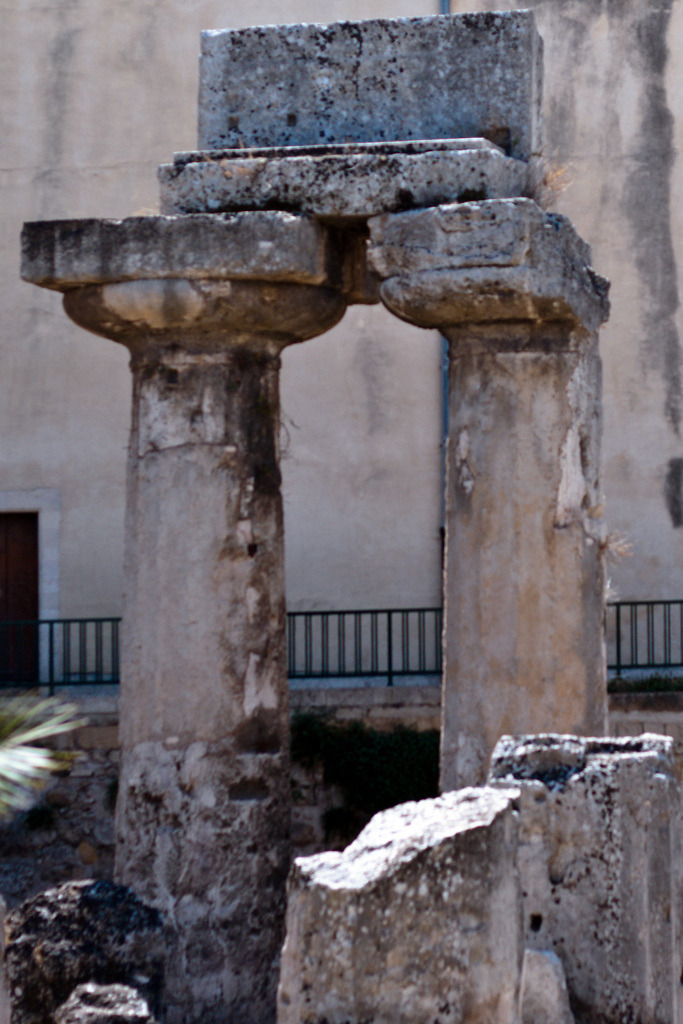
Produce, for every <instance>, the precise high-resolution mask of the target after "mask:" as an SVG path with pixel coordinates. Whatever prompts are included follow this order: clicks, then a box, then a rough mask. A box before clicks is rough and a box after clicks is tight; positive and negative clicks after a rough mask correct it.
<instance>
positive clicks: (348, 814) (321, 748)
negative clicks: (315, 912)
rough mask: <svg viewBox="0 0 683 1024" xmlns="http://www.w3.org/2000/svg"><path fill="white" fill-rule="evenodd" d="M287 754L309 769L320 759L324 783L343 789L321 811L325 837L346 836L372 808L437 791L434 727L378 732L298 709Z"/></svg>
mask: <svg viewBox="0 0 683 1024" xmlns="http://www.w3.org/2000/svg"><path fill="white" fill-rule="evenodd" d="M292 760H293V761H296V762H298V763H299V764H301V765H303V766H304V767H306V768H309V769H310V768H312V767H313V766H314V765H316V764H321V765H322V768H323V778H324V781H325V783H326V784H327V785H330V786H337V787H338V788H339V790H340V791H341V793H342V797H343V804H342V805H341V806H339V807H333V808H331V809H330V810H329V811H328V812H327V814H326V815H325V820H324V825H325V829H326V834H327V836H328V838H330V837H332V836H336V837H339V838H340V839H342V840H347V841H348V839H349V838H352V837H353V835H355V834H356V833H357V832H358V831H359V830H360V829H361V828H362V827H363V826H364V825H365V824H366V823H367V822H368V821H369V819H370V818H371V817H372V815H373V814H376V813H377V811H382V810H384V809H385V808H387V807H394V806H395V805H396V804H400V803H405V802H406V801H407V800H424V799H427V798H428V797H433V796H437V795H438V786H439V733H438V731H437V730H429V731H425V732H418V731H417V730H416V729H408V728H406V727H405V726H399V727H398V728H396V729H394V730H393V732H378V731H377V730H374V729H368V728H367V726H365V725H363V724H362V723H361V722H354V723H353V724H351V725H332V724H330V723H328V722H326V721H325V720H324V719H323V718H321V717H320V716H319V715H314V714H310V713H309V714H299V715H296V716H295V717H294V720H293V722H292Z"/></svg>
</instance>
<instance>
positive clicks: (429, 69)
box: [199, 11, 543, 161]
mask: <svg viewBox="0 0 683 1024" xmlns="http://www.w3.org/2000/svg"><path fill="white" fill-rule="evenodd" d="M542 79H543V42H542V40H541V37H540V35H539V34H538V32H537V31H536V24H535V21H534V16H533V13H532V12H531V11H505V12H495V13H492V12H484V13H479V14H460V15H440V16H436V17H426V18H397V19H392V20H385V19H368V20H364V21H341V22H334V23H332V24H329V25H315V24H313V25H266V26H256V27H253V28H245V29H223V30H217V31H208V32H203V33H202V52H201V57H200V65H199V148H200V149H202V150H221V149H243V150H244V149H252V148H254V147H263V146H266V147H280V146H327V145H328V144H330V143H332V144H344V143H363V142H391V141H421V140H427V139H469V138H473V137H476V136H483V137H484V138H486V139H489V140H490V141H491V142H494V143H496V145H499V146H501V147H502V149H503V150H504V151H505V152H506V153H507V154H508V156H511V157H515V158H517V159H519V160H525V161H529V160H531V159H532V157H535V156H538V155H539V154H540V152H541V146H542V141H541V137H542V119H541V95H542Z"/></svg>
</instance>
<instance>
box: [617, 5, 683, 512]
mask: <svg viewBox="0 0 683 1024" xmlns="http://www.w3.org/2000/svg"><path fill="white" fill-rule="evenodd" d="M672 3H673V0H662V2H661V3H659V4H656V5H654V6H653V5H651V4H648V5H647V6H645V5H643V8H642V14H641V15H640V17H638V18H636V19H634V21H633V24H632V25H631V26H630V31H629V36H628V46H629V49H628V52H627V53H626V54H625V57H626V59H627V60H628V61H629V63H630V64H631V65H632V66H633V68H634V70H635V71H636V72H637V73H638V74H639V76H640V78H641V82H642V86H641V90H640V96H639V108H638V118H639V128H638V132H637V134H636V137H635V139H634V143H633V148H632V151H631V153H628V154H627V159H629V162H630V164H631V169H630V171H629V172H628V175H627V179H626V185H625V190H624V210H625V213H626V216H627V217H628V219H629V221H630V223H631V228H632V237H633V246H634V260H635V266H636V269H637V271H638V276H639V278H640V282H641V286H642V307H641V330H642V338H641V351H642V354H643V356H644V359H645V365H646V367H647V368H649V369H652V370H654V371H655V372H657V373H659V374H660V375H661V377H662V380H663V382H664V386H665V401H664V412H665V415H666V419H667V421H668V422H669V424H670V425H671V427H672V429H673V430H674V431H675V433H676V434H680V424H681V347H680V340H679V337H678V329H677V326H676V321H675V314H676V310H677V309H678V305H679V296H678V281H677V272H676V258H675V255H674V249H673V241H672V236H671V186H670V179H671V170H672V166H673V162H674V156H675V154H674V139H673V125H674V120H673V115H672V113H671V111H670V110H669V107H668V104H667V95H666V85H665V74H666V66H667V59H668V49H667V31H668V26H669V21H670V18H671V8H672ZM669 510H670V511H671V508H670V509H669ZM674 525H678V524H676V523H674Z"/></svg>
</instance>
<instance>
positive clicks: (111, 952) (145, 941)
mask: <svg viewBox="0 0 683 1024" xmlns="http://www.w3.org/2000/svg"><path fill="white" fill-rule="evenodd" d="M5 934H6V946H5V965H6V970H7V978H8V984H9V991H10V998H11V1006H12V1015H11V1019H12V1024H53V1020H54V1014H55V1011H56V1010H57V1008H58V1007H59V1006H61V1005H62V1003H64V1002H65V1001H66V1000H67V999H68V998H69V996H70V995H71V993H72V992H73V990H74V989H75V988H76V987H77V986H78V985H81V984H84V983H86V982H91V981H92V982H96V983H98V984H102V985H110V984H113V983H118V984H122V985H128V986H130V987H132V988H134V989H135V990H136V991H137V992H139V993H140V995H141V996H142V997H143V998H144V999H145V1000H146V1001H147V1003H148V1004H149V1006H150V1007H152V1008H153V1010H154V1011H155V1012H156V1011H157V1010H158V1009H160V1007H161V1000H162V994H163V981H164V963H165V959H166V947H167V935H166V933H165V930H164V925H163V922H162V919H161V915H160V914H159V913H158V912H157V911H156V910H153V909H152V908H151V907H148V906H146V905H145V904H144V903H142V902H141V900H139V899H138V898H137V896H136V895H135V894H134V893H132V892H131V891H130V890H128V889H125V888H123V887H122V886H119V885H114V884H113V883H112V882H104V881H98V882H89V881H85V882H67V883H65V884H64V885H61V886H59V887H58V888H56V889H49V890H48V891H47V892H45V893H41V894H40V895H39V896H36V897H34V898H33V899H31V900H28V901H27V902H26V903H24V904H23V905H22V906H21V907H18V908H17V909H16V910H13V911H12V912H11V913H10V914H9V915H8V916H7V921H6V932H5Z"/></svg>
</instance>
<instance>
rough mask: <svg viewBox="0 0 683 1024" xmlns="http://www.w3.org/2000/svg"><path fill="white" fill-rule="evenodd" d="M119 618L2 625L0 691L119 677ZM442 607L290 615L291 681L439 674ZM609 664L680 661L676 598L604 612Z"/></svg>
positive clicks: (658, 666)
mask: <svg viewBox="0 0 683 1024" xmlns="http://www.w3.org/2000/svg"><path fill="white" fill-rule="evenodd" d="M119 624H120V619H118V618H107V619H105V618H99V619H40V620H26V621H13V622H0V688H10V687H30V686H46V687H48V688H49V691H50V692H51V693H52V692H53V691H54V689H55V688H56V687H60V686H79V685H81V686H82V685H87V684H104V683H109V684H111V683H118V681H119ZM441 624H442V613H441V608H398V609H397V608H384V609H366V610H361V611H358V610H355V609H354V610H351V611H319V612H289V613H288V615H287V669H288V674H289V678H290V680H311V681H312V682H313V681H314V680H324V679H354V680H356V681H358V682H362V681H363V680H373V679H378V678H384V679H385V680H386V683H387V685H388V686H392V685H393V684H394V682H395V681H396V680H398V679H401V678H403V679H407V678H409V677H414V678H415V681H421V682H425V681H428V680H431V679H432V678H437V679H438V678H439V677H440V675H441ZM606 637H607V669H608V672H609V673H610V675H617V676H618V675H621V674H622V673H623V672H629V671H637V670H644V671H652V670H668V669H679V668H683V600H676V601H617V602H613V603H610V604H608V605H607V609H606Z"/></svg>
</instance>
